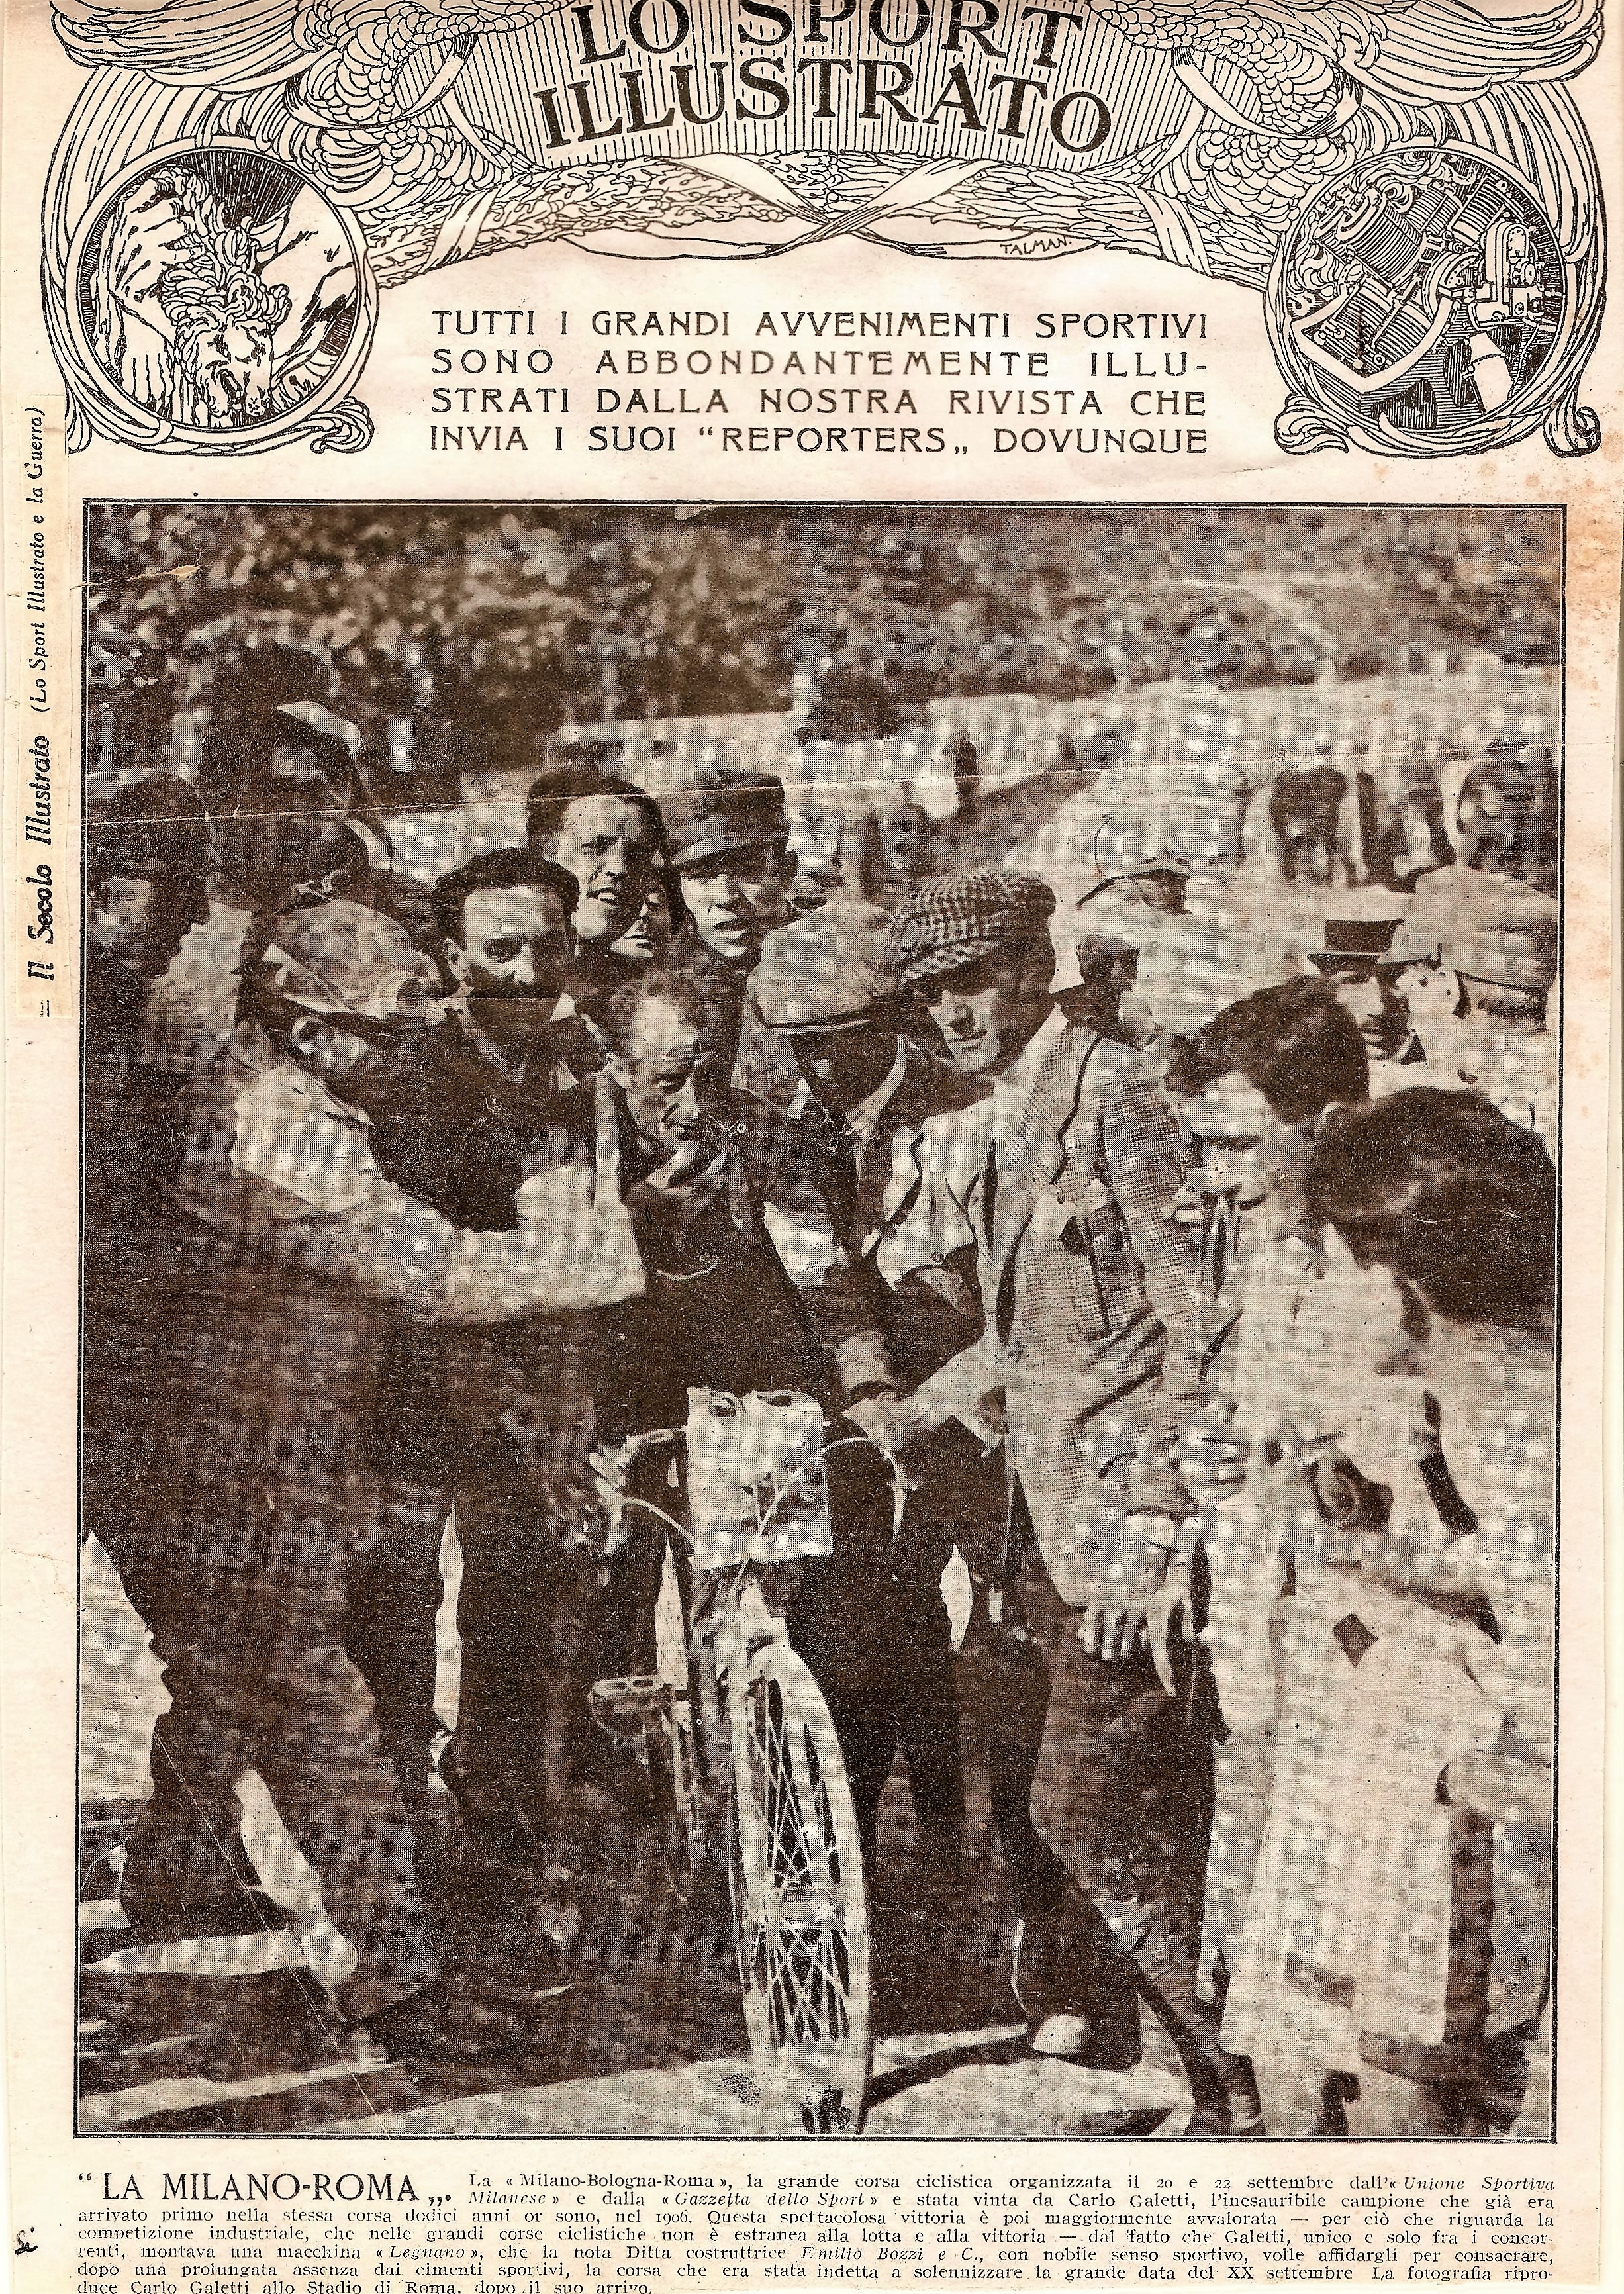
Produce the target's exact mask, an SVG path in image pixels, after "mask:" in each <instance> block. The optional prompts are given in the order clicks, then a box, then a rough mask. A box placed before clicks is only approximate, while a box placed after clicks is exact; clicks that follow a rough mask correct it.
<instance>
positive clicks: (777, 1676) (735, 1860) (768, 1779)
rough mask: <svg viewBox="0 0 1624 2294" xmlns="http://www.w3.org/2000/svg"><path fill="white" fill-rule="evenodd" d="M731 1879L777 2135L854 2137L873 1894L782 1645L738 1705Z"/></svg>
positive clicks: (866, 2021)
mask: <svg viewBox="0 0 1624 2294" xmlns="http://www.w3.org/2000/svg"><path fill="white" fill-rule="evenodd" d="M729 1709H730V1712H731V1715H732V1721H733V1791H732V1798H731V1803H730V1807H729V1819H730V1820H729V1825H728V1877H729V1881H730V1883H731V1887H732V1895H733V1927H734V1942H735V1948H736V1950H737V1953H738V1961H739V1986H740V1989H741V1992H742V1994H743V2002H744V2021H745V2025H746V2028H747V2029H748V2030H749V2033H750V2047H751V2057H752V2059H753V2061H754V2064H755V2069H756V2073H757V2078H758V2080H759V2085H760V2087H761V2100H762V2103H763V2107H764V2111H765V2112H766V2114H767V2117H768V2118H769V2119H771V2120H772V2121H774V2122H775V2124H774V2125H773V2126H772V2127H770V2129H769V2130H767V2131H771V2132H775V2133H781V2134H785V2135H857V2134H858V2133H859V2132H860V2131H861V2128H862V2124H863V2104H864V2095H865V2089H866V2087H867V2084H868V2071H869V2057H870V2047H871V2044H872V2035H871V2030H870V2016H869V1987H870V1980H871V1975H872V1964H871V1954H870V1944H869V1931H868V1889H867V1884H866V1883H865V1879H864V1875H863V1851H862V1846H861V1843H860V1842H859V1839H858V1835H857V1816H856V1812H855V1810H853V1807H852V1801H851V1787H850V1785H849V1783H848V1781H847V1777H846V1763H845V1761H843V1760H842V1758H841V1756H840V1745H839V1742H838V1741H837V1739H836V1737H835V1733H834V1723H833V1721H832V1720H831V1719H830V1717H829V1708H828V1706H827V1704H824V1697H823V1692H822V1690H821V1689H820V1688H818V1686H817V1683H816V1680H814V1679H813V1677H812V1675H811V1673H810V1672H809V1671H808V1668H807V1666H806V1665H805V1664H804V1663H803V1662H802V1661H801V1659H800V1657H798V1656H797V1655H795V1653H794V1651H793V1650H792V1649H791V1648H790V1647H788V1646H787V1645H786V1644H785V1643H784V1642H783V1641H781V1640H772V1641H769V1642H767V1644H766V1645H765V1646H764V1647H761V1648H760V1649H759V1650H758V1651H757V1652H756V1654H755V1655H753V1656H752V1657H751V1660H750V1664H749V1670H748V1672H747V1673H746V1676H745V1680H744V1685H743V1692H742V1693H735V1695H734V1696H731V1697H730V1698H729Z"/></svg>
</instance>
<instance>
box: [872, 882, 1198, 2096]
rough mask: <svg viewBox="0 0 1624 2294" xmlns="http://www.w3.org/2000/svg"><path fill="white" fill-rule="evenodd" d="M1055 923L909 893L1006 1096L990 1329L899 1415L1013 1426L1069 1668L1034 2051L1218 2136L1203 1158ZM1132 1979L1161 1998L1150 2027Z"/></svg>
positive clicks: (928, 1426)
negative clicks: (1157, 1617) (1194, 1472)
mask: <svg viewBox="0 0 1624 2294" xmlns="http://www.w3.org/2000/svg"><path fill="white" fill-rule="evenodd" d="M1053 907H1054V897H1053V894H1052V892H1051V891H1050V890H1049V887H1048V886H1047V885H1046V884H1043V883H1039V882H1038V880H1037V879H1036V878H1035V877H1031V876H1024V875H1019V874H1015V873H1014V872H1012V871H1010V870H1005V869H995V868H994V869H982V868H976V869H962V870H959V871H956V872H954V873H953V874H948V875H945V876H938V877H935V878H933V879H932V880H931V881H930V883H925V884H922V885H921V886H920V887H919V888H918V890H917V891H914V892H912V893H910V894H909V895H908V897H907V898H906V899H905V900H904V901H903V903H902V905H901V907H900V908H899V909H898V910H897V916H896V919H895V922H894V924H893V927H892V953H893V956H894V959H895V962H896V966H897V972H898V974H899V975H900V977H901V978H902V979H903V980H905V982H906V983H908V984H909V985H911V986H912V987H913V988H914V991H915V993H916V995H917V996H918V997H920V999H921V1001H922V1002H923V1003H924V1005H926V1008H927V1009H928V1010H929V1012H930V1016H931V1018H932V1019H933V1020H934V1021H935V1022H936V1024H937V1026H938V1029H940V1031H941V1036H942V1040H943V1042H944V1044H945V1045H946V1048H947V1052H948V1054H949V1056H950V1057H951V1058H952V1060H953V1061H954V1064H955V1066H957V1067H959V1068H960V1069H962V1070H964V1071H965V1072H967V1073H970V1074H975V1075H979V1076H982V1077H984V1078H987V1080H989V1081H990V1082H991V1083H992V1086H993V1090H992V1094H991V1097H990V1099H989V1100H988V1101H987V1125H986V1130H985V1135H984V1146H983V1151H982V1155H981V1159H980V1163H979V1167H978V1169H977V1170H976V1171H975V1173H974V1175H973V1177H970V1179H969V1180H968V1182H967V1183H966V1184H964V1185H963V1186H962V1205H961V1208H962V1212H963V1215H964V1217H965V1219H966V1221H967V1223H968V1224H969V1225H970V1228H971V1230H972V1231H973V1233H974V1236H975V1240H976V1243H977V1249H978V1273H979V1281H980V1289H981V1297H982V1303H983V1306H984V1307H985V1310H986V1314H987V1333H986V1336H985V1338H983V1340H982V1341H981V1343H980V1345H979V1346H977V1347H975V1348H973V1349H970V1350H969V1351H967V1352H966V1353H965V1354H961V1355H960V1356H958V1357H957V1358H956V1359H955V1361H954V1362H953V1363H949V1364H948V1365H947V1366H946V1369H944V1370H943V1371H940V1372H938V1375H937V1376H936V1377H935V1378H934V1379H930V1380H929V1381H927V1383H926V1385H925V1386H924V1387H922V1388H921V1389H920V1392H919V1394H918V1395H916V1396H914V1399H913V1401H912V1402H911V1403H903V1404H902V1405H901V1406H900V1408H901V1419H902V1422H901V1425H900V1427H899V1428H898V1437H899V1439H900V1441H901V1442H902V1444H904V1446H906V1444H908V1443H909V1442H910V1441H912V1442H928V1440H929V1438H930V1433H931V1431H932V1430H933V1429H934V1428H936V1427H938V1426H940V1425H942V1424H944V1423H946V1421H947V1420H949V1419H953V1418H956V1419H958V1420H960V1422H962V1424H964V1425H966V1426H969V1427H970V1428H976V1427H983V1428H984V1427H986V1426H987V1424H988V1423H989V1421H995V1419H996V1417H997V1414H998V1412H999V1411H1000V1410H1001V1411H1002V1416H1003V1429H1004V1437H1005V1456H1006V1464H1007V1470H1008V1479H1009V1491H1010V1525H1009V1536H1008V1542H1007V1550H1006V1554H1005V1564H1004V1578H1005V1593H1004V1598H1005V1603H1006V1607H1005V1622H1006V1623H1011V1622H1012V1621H1013V1620H1014V1619H1015V1618H1017V1617H1019V1620H1020V1621H1021V1623H1022V1624H1023V1626H1024V1628H1025V1630H1026V1631H1028V1632H1029V1634H1030V1639H1031V1642H1032V1643H1033V1644H1035V1647H1036V1648H1037V1649H1038V1651H1040V1652H1041V1655H1042V1660H1043V1669H1044V1672H1045V1673H1046V1676H1047V1679H1046V1692H1047V1693H1046V1700H1043V1699H1040V1700H1039V1702H1040V1704H1041V1703H1043V1702H1044V1701H1046V1705H1047V1712H1046V1718H1045V1720H1044V1721H1043V1732H1042V1740H1041V1743H1040V1744H1039V1745H1038V1746H1037V1748H1036V1758H1035V1769H1034V1770H1033V1776H1032V1785H1031V1793H1030V1817H1031V1820H1032V1823H1033V1825H1034V1826H1035V1829H1036V1832H1037V1834H1038V1835H1039V1836H1040V1838H1041V1840H1042V1842H1043V1843H1045V1844H1046V1847H1047V1850H1048V1851H1049V1853H1050V1856H1051V1858H1052V1859H1058V1865H1059V1867H1063V1868H1064V1875H1065V1878H1064V1881H1063V1883H1062V1884H1061V1885H1060V1887H1059V1888H1058V1889H1056V1888H1055V1887H1053V1886H1052V1884H1051V1886H1050V1887H1049V1889H1048V1891H1047V1900H1045V1889H1044V1884H1043V1872H1042V1867H1041V1865H1040V1866H1036V1867H1035V1866H1034V1865H1033V1863H1032V1860H1031V1859H1030V1857H1029V1855H1023V1839H1022V1833H1021V1826H1020V1824H1019V1812H1015V1815H1014V1817H1013V1818H1012V1819H1011V1820H1010V1821H1007V1822H1006V1825H1005V1826H1004V1829H1005V1836H1006V1842H1008V1843H1009V1844H1010V1845H1011V1864H1012V1867H1017V1877H1018V1878H1019V1877H1020V1873H1019V1868H1018V1859H1019V1861H1024V1863H1025V1866H1026V1872H1025V1879H1024V1882H1023V1888H1024V1900H1023V1901H1021V1902H1020V1903H1019V1905H1018V1908H1019V1910H1020V1911H1021V1913H1022V1915H1023V1916H1022V1918H1021V1920H1020V1921H1019V1924H1018V1927H1017V1934H1016V1985H1017V1990H1018V1993H1019V1997H1020V1998H1021V2001H1022V2005H1024V2006H1025V2007H1026V2010H1027V2019H1028V2023H1029V2026H1030V2028H1031V2030H1032V2032H1033V2038H1034V2044H1035V2046H1036V2047H1037V2048H1038V2049H1039V2050H1040V2051H1041V2052H1043V2053H1053V2054H1087V2055H1089V2056H1090V2057H1091V2058H1092V2060H1093V2061H1094V2062H1101V2063H1114V2064H1115V2065H1116V2066H1117V2067H1118V2068H1125V2067H1126V2066H1127V2065H1129V2064H1132V2063H1133V2062H1135V2061H1137V2060H1138V2059H1139V2056H1140V2054H1141V2046H1143V2047H1144V2048H1145V2051H1146V2053H1147V2054H1149V2057H1150V2058H1151V2061H1152V2062H1154V2063H1155V2065H1156V2066H1157V2068H1158V2069H1160V2070H1171V2071H1174V2072H1179V2071H1180V2070H1181V2065H1182V2068H1183V2070H1185V2071H1187V2072H1188V2073H1189V2075H1190V2077H1191V2078H1192V2079H1193V2080H1194V2083H1195V2084H1196V2087H1197V2103H1198V2114H1197V2118H1198V2125H1199V2126H1200V2127H1201V2130H1202V2131H1204V2132H1209V2133H1214V2134H1215V2133H1220V2132H1222V2131H1223V2130H1224V2129H1225V2127H1227V2125H1228V2110H1227V2104H1226V2102H1225V2094H1226V2089H1227V2088H1228V2087H1230V2086H1233V2085H1235V2084H1237V2082H1236V2080H1235V2078H1234V2077H1233V2067H1232V2066H1230V2064H1229V2063H1228V2060H1227V2059H1226V2058H1224V2057H1223V2056H1222V2053H1221V2051H1220V2050H1219V2047H1218V2044H1217V2019H1216V2017H1215V2016H1214V2013H1213V2011H1212V2009H1211V2008H1210V2007H1208V2006H1206V2005H1204V2003H1203V2002H1202V2001H1201V2000H1200V1999H1199V1998H1198V1995H1197V1989H1196V1974H1197V1945H1198V1904H1197V1901H1196V1895H1195V1890H1196V1886H1197V1884H1198V1872H1199V1868H1200V1859H1201V1855H1202V1851H1203V1842H1202V1840H1201V1838H1200V1837H1199V1836H1198V1835H1199V1830H1200V1818H1199V1816H1198V1794H1197V1791H1196V1788H1195V1782H1194V1779H1193V1778H1191V1779H1188V1780H1187V1779H1186V1777H1185V1767H1186V1759H1185V1751H1184V1737H1183V1733H1182V1730H1181V1721H1180V1714H1179V1712H1178V1708H1177V1707H1176V1706H1175V1705H1174V1704H1173V1703H1172V1701H1171V1700H1170V1699H1169V1698H1168V1697H1167V1696H1166V1695H1165V1692H1164V1691H1163V1689H1162V1688H1161V1686H1160V1684H1159V1682H1158V1681H1157V1677H1156V1673H1155V1670H1154V1668H1153V1666H1152V1664H1151V1662H1150V1658H1149V1653H1148V1647H1147V1642H1146V1634H1145V1610H1146V1605H1147V1603H1148V1602H1149V1599H1150V1598H1151V1596H1152V1594H1153V1593H1154V1592H1155V1591H1156V1590H1157V1586H1158V1585H1159V1584H1160V1582H1161V1579H1162V1576H1163V1574H1164V1572H1165V1569H1166V1566H1167V1561H1168V1556H1169V1552H1170V1550H1171V1549H1172V1547H1173V1543H1174V1542H1175V1540H1176V1538H1177V1534H1178V1527H1179V1523H1180V1521H1181V1518H1182V1516H1183V1513H1184V1510H1185V1504H1186V1500H1185V1496H1184V1491H1183V1485H1182V1483H1181V1479H1180V1476H1179V1470H1178V1461H1177V1457H1176V1442H1177V1436H1178V1431H1179V1428H1180V1425H1181V1422H1182V1420H1184V1419H1185V1418H1186V1417H1187V1416H1188V1415H1189V1413H1190V1410H1191V1408H1192V1407H1193V1404H1194V1397H1195V1387H1196V1362H1195V1296H1194V1273H1195V1269H1194V1262H1193V1254H1192V1251H1191V1249H1190V1241H1189V1238H1188V1237H1187V1236H1186V1235H1185V1234H1184V1232H1183V1231H1182V1230H1181V1228H1180V1226H1179V1225H1178V1224H1177V1223H1176V1222H1174V1221H1173V1220H1170V1219H1168V1218H1167V1217H1165V1216H1164V1214H1165V1211H1166V1208H1167V1206H1168V1204H1169V1203H1170V1202H1171V1201H1172V1200H1173V1197H1174V1195H1175V1194H1176V1193H1177V1192H1179V1190H1180V1188H1181V1186H1182V1184H1183V1183H1184V1179H1185V1175H1186V1168H1187V1165H1186V1157H1185V1153H1184V1150H1183V1147H1182V1144H1181V1137H1180V1133H1179V1129H1178V1127H1177V1125H1176V1123H1175V1122H1174V1120H1173V1116H1172V1114H1171V1112H1170V1111H1169V1110H1168V1108H1167V1105H1166V1103H1165V1101H1164V1100H1163V1099H1162V1097H1161V1095H1160V1094H1159V1092H1158V1091H1157V1086H1156V1084H1155V1082H1154V1080H1153V1078H1152V1076H1151V1073H1150V1070H1149V1067H1148V1066H1147V1064H1146V1062H1145V1060H1144V1058H1143V1055H1142V1054H1141V1053H1139V1052H1136V1051H1134V1050H1133V1049H1131V1048H1130V1047H1129V1046H1128V1045H1124V1044H1119V1043H1115V1042H1111V1041H1109V1040H1108V1039H1107V1038H1106V1037H1103V1036H1101V1035H1100V1034H1098V1033H1097V1032H1096V1031H1095V1030H1094V1029H1092V1028H1090V1027H1087V1026H1082V1025H1068V1022H1067V1021H1066V1019H1065V1017H1064V1015H1063V1014H1062V1013H1060V1011H1059V1010H1057V1009H1056V1008H1055V1006H1054V1005H1053V1002H1052V997H1051V993H1050V983H1051V979H1052V972H1053V966H1054V955H1053V950H1052V947H1051V944H1050V940H1049V934H1048V924H1049V918H1050V916H1051V915H1052V911H1053ZM929 1135H930V1127H929V1126H927V1127H926V1141H927V1142H928V1141H929ZM1149 1803H1154V1806H1153V1807H1151V1808H1150V1810H1149V1813H1148V1804H1149ZM1026 1844H1027V1846H1029V1843H1026ZM1080 1898H1086V1899H1089V1902H1090V1903H1092V1907H1093V1910H1094V1911H1095V1912H1097V1913H1098V1914H1099V1915H1100V1917H1101V1918H1102V1920H1103V1922H1104V1925H1105V1928H1107V1929H1108V1931H1109V1932H1110V1936H1111V1937H1112V1938H1113V1939H1114V1940H1115V1944H1116V1946H1117V1951H1116V1954H1115V1956H1112V1955H1111V1953H1110V1951H1109V1948H1108V1946H1107V1945H1106V1943H1105V1942H1104V1940H1103V1939H1102V1937H1101V1933H1100V1924H1099V1922H1098V1921H1096V1920H1094V1919H1093V1918H1092V1915H1091V1914H1090V1913H1089V1912H1088V1911H1087V1909H1086V1908H1085V1907H1084V1904H1083V1903H1082V1902H1081V1901H1080V1900H1079V1899H1080ZM1130 1962H1132V1963H1133V1964H1132V1965H1130V1964H1129V1963H1130ZM1135 1974H1137V1976H1138V1978H1139V1979H1140V1980H1141V1981H1142V1982H1143V1983H1144V1984H1146V1985H1147V1986H1149V1996H1150V1997H1153V1998H1155V1999H1156V2000H1157V2003H1158V2005H1157V2018H1159V2019H1160V2020H1156V2019H1152V2020H1151V2021H1149V2023H1148V2025H1147V2028H1146V2030H1145V2031H1144V2032H1143V2034H1142V2035H1141V2029H1140V2013H1139V2008H1138V2005H1137V2003H1136V2000H1135V1997H1134V1989H1133V1977H1134V1976H1135ZM1167 2093H1168V2099H1169V2100H1170V2101H1171V2100H1172V2098H1173V2094H1174V2093H1176V2090H1175V2089H1173V2088H1171V2087H1168V2089H1167Z"/></svg>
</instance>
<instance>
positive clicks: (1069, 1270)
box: [1052, 1218, 1111, 1344]
mask: <svg viewBox="0 0 1624 2294" xmlns="http://www.w3.org/2000/svg"><path fill="white" fill-rule="evenodd" d="M1091 1224H1092V1222H1091V1221H1090V1220H1088V1219H1080V1218H1071V1219H1068V1221H1067V1223H1066V1226H1065V1229H1064V1231H1063V1232H1062V1233H1061V1234H1060V1237H1059V1238H1058V1242H1057V1245H1056V1247H1055V1249H1054V1251H1053V1257H1052V1263H1053V1265H1054V1269H1055V1274H1056V1280H1057V1282H1058V1285H1059V1288H1060V1292H1061V1297H1062V1299H1063V1301H1064V1304H1063V1307H1062V1320H1063V1324H1064V1327H1063V1329H1062V1330H1060V1332H1058V1333H1056V1334H1055V1335H1057V1336H1059V1337H1060V1340H1061V1343H1063V1344H1065V1343H1075V1342H1076V1340H1077V1339H1078V1338H1104V1337H1105V1336H1106V1335H1107V1333H1108V1330H1110V1327H1111V1325H1110V1321H1109V1318H1108V1314H1107V1312H1106V1299H1105V1296H1104V1294H1103V1292H1102V1291H1101V1289H1100V1277H1099V1273H1098V1272H1097V1269H1096V1266H1095V1262H1094V1253H1093V1248H1092V1241H1091V1238H1090V1235H1089V1227H1090V1225H1091Z"/></svg>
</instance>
